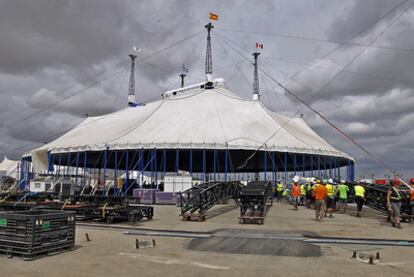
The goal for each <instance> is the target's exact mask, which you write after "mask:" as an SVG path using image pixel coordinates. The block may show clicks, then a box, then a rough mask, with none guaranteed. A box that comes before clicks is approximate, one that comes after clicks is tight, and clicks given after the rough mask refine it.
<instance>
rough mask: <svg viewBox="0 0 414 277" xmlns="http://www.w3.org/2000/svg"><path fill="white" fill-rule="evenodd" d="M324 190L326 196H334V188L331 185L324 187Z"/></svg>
mask: <svg viewBox="0 0 414 277" xmlns="http://www.w3.org/2000/svg"><path fill="white" fill-rule="evenodd" d="M326 190H327V191H328V196H334V187H333V186H332V185H331V184H327V185H326Z"/></svg>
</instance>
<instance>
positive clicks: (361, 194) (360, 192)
mask: <svg viewBox="0 0 414 277" xmlns="http://www.w3.org/2000/svg"><path fill="white" fill-rule="evenodd" d="M354 191H355V202H356V204H357V215H356V216H357V217H361V211H362V206H363V205H364V202H365V188H364V187H363V186H361V184H359V183H358V184H357V185H356V186H355V187H354Z"/></svg>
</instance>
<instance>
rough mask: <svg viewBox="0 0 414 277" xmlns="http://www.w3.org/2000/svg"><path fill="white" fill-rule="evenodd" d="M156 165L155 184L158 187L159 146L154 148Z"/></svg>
mask: <svg viewBox="0 0 414 277" xmlns="http://www.w3.org/2000/svg"><path fill="white" fill-rule="evenodd" d="M154 155H155V157H154V166H155V172H154V174H155V185H156V188H157V189H158V166H157V148H154Z"/></svg>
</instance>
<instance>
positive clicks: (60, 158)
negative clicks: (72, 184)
mask: <svg viewBox="0 0 414 277" xmlns="http://www.w3.org/2000/svg"><path fill="white" fill-rule="evenodd" d="M61 163H62V153H59V165H58V172H57V173H58V174H57V175H58V177H60V165H61Z"/></svg>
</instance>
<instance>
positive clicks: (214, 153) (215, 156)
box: [213, 149, 217, 181]
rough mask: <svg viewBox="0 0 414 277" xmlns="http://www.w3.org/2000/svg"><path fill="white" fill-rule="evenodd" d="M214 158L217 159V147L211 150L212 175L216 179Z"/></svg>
mask: <svg viewBox="0 0 414 277" xmlns="http://www.w3.org/2000/svg"><path fill="white" fill-rule="evenodd" d="M216 159H217V149H214V151H213V176H214V181H216Z"/></svg>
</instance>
